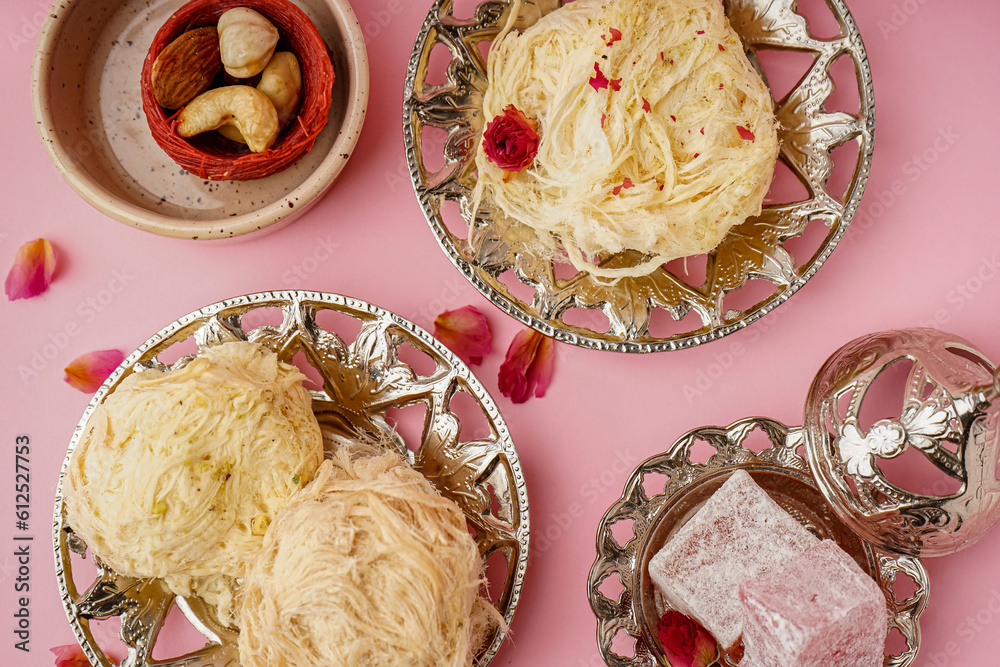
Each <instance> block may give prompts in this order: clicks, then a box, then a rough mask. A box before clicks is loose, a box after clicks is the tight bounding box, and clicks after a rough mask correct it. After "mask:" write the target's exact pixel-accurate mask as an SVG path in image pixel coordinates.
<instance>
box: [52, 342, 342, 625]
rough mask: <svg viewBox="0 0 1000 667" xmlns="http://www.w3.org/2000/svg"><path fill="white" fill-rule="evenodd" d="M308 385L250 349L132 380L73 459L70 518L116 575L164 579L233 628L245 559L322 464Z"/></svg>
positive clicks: (219, 350)
mask: <svg viewBox="0 0 1000 667" xmlns="http://www.w3.org/2000/svg"><path fill="white" fill-rule="evenodd" d="M304 379H305V375H303V374H302V373H301V372H299V370H298V369H297V368H295V367H294V366H291V365H289V364H286V363H284V362H282V361H280V360H279V359H278V355H276V354H275V353H274V352H272V351H271V350H269V349H267V348H265V347H262V346H260V345H257V344H255V343H247V342H230V343H223V344H220V345H214V346H212V347H208V348H206V349H204V350H203V351H202V353H201V354H200V355H199V356H198V357H197V358H195V359H192V360H191V361H190V362H188V363H187V364H186V365H185V366H183V367H182V368H176V369H173V370H168V371H165V372H164V371H160V370H156V369H148V370H144V371H141V372H137V373H133V374H132V375H130V376H128V377H127V378H125V379H124V380H123V381H122V382H121V384H119V385H118V386H117V387H116V388H115V390H114V392H113V393H111V394H110V395H109V396H108V397H107V398H106V399H105V400H104V402H103V403H101V404H100V405H99V406H98V407H97V409H96V410H94V413H93V415H92V416H91V417H90V420H89V421H88V422H87V427H86V431H85V432H84V434H83V437H82V438H81V439H80V443H79V445H78V446H77V448H76V450H75V451H74V452H73V457H72V459H71V460H70V463H69V466H68V468H67V470H66V480H65V495H66V518H67V521H68V523H69V524H70V525H71V526H73V530H74V531H76V533H77V535H79V536H80V537H82V538H83V539H84V541H85V542H86V543H87V545H88V546H89V547H90V549H91V550H92V551H93V553H94V555H95V556H97V557H99V558H100V559H101V560H102V561H103V562H104V563H105V564H106V565H108V566H109V567H110V568H112V569H113V570H114V571H115V572H117V573H118V574H121V575H125V576H128V577H135V578H137V579H142V578H147V577H158V578H161V579H163V580H164V582H165V583H166V584H167V586H168V587H169V588H170V590H171V591H173V592H174V593H176V594H178V595H192V594H193V595H197V596H198V597H200V598H202V599H204V600H205V601H207V602H208V603H210V604H214V605H216V608H217V613H218V616H219V620H221V621H222V622H224V623H227V624H230V625H232V624H234V619H233V613H234V608H233V607H234V605H235V597H236V595H237V584H236V582H237V580H238V579H239V578H241V577H243V576H244V575H245V574H246V567H247V561H248V560H249V559H250V558H252V557H253V556H254V555H255V554H256V552H257V550H258V549H260V546H261V543H262V542H263V541H264V532H265V531H266V530H267V527H268V524H270V522H271V520H272V519H274V517H275V515H276V514H277V513H278V510H280V509H281V508H282V507H284V506H285V504H286V503H287V502H288V501H289V499H290V498H291V497H292V496H293V495H294V494H295V493H296V492H297V491H299V490H300V489H301V488H302V487H304V486H305V485H306V483H307V482H309V480H311V479H312V477H313V474H314V473H315V472H316V469H317V468H319V465H320V463H321V462H322V460H323V436H322V433H321V432H320V428H319V423H318V422H317V421H316V417H315V416H314V415H313V412H312V397H311V396H310V394H309V391H308V390H307V389H305V387H303V386H302V381H303V380H304Z"/></svg>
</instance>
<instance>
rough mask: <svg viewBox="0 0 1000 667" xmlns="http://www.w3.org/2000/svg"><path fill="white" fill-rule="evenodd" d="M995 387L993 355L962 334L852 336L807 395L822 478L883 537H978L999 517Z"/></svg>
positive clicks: (810, 434)
mask: <svg viewBox="0 0 1000 667" xmlns="http://www.w3.org/2000/svg"><path fill="white" fill-rule="evenodd" d="M893 376H896V380H897V382H895V384H894V383H892V382H891V378H892V377H893ZM998 396H1000V375H998V374H997V368H996V366H995V365H994V364H993V363H992V362H991V361H990V360H989V359H988V358H987V357H986V356H985V355H984V354H983V353H982V352H980V351H979V350H977V349H976V348H975V347H974V346H973V345H972V344H971V343H969V342H968V341H965V340H963V339H961V338H958V337H957V336H953V335H950V334H945V333H942V332H940V331H937V330H935V329H905V330H900V331H886V332H882V333H877V334H872V335H870V336H864V337H862V338H858V339H857V340H854V341H852V342H850V343H848V344H847V345H845V346H844V347H842V348H841V349H840V350H838V351H837V352H835V353H834V354H833V356H831V357H830V358H829V359H828V360H827V361H826V363H825V364H824V365H823V367H822V368H821V369H820V371H819V373H818V374H817V375H816V379H815V380H814V381H813V384H812V388H811V389H810V391H809V396H808V399H807V401H806V409H805V426H804V427H803V433H804V435H805V444H806V452H807V453H808V457H809V463H810V466H811V467H812V469H813V474H814V475H815V477H816V481H817V483H818V485H819V488H820V489H821V490H822V492H823V495H824V496H825V497H826V499H827V500H828V501H829V502H830V505H831V507H833V509H834V510H835V511H836V512H837V514H838V515H839V516H840V518H841V519H842V520H843V521H845V522H846V523H847V524H848V525H850V526H851V528H852V529H853V530H854V531H855V532H857V533H858V534H859V535H861V536H863V537H864V538H865V539H866V540H868V541H869V542H872V543H873V544H877V545H879V546H880V547H882V548H884V549H888V550H892V551H895V552H898V553H903V554H908V555H911V556H943V555H947V554H950V553H954V552H956V551H959V550H961V549H964V548H965V547H967V546H970V545H972V544H973V543H975V542H976V540H978V539H979V538H980V537H982V535H983V534H984V533H985V532H986V531H987V530H989V529H990V528H991V527H992V526H993V525H994V524H995V523H996V522H997V520H998V519H1000V481H998V479H997V472H998V470H997V465H998V463H1000V401H998V400H997V399H998ZM893 459H897V460H898V462H897V461H893Z"/></svg>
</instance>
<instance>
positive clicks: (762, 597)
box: [739, 540, 886, 667]
mask: <svg viewBox="0 0 1000 667" xmlns="http://www.w3.org/2000/svg"><path fill="white" fill-rule="evenodd" d="M739 595H740V602H741V603H742V607H743V613H744V620H743V646H744V648H745V650H746V652H745V654H744V659H743V661H742V662H740V666H741V667H788V665H796V667H819V666H822V667H879V666H880V665H882V663H883V654H884V651H885V637H886V601H885V596H884V595H883V594H882V591H881V590H880V589H879V587H878V585H877V584H876V583H875V582H874V581H873V580H872V578H871V577H869V576H868V575H866V574H865V573H864V572H863V571H862V570H861V568H859V567H858V565H857V563H855V562H854V559H852V558H851V557H850V556H849V555H847V553H845V552H844V550H843V549H841V548H840V547H839V546H837V544H836V543H835V542H832V541H830V540H824V541H822V542H821V543H820V544H818V545H817V546H815V547H812V548H811V549H809V550H808V551H806V552H805V553H803V554H802V555H800V556H799V557H797V558H795V559H794V560H792V561H791V562H789V563H788V564H787V565H786V566H785V567H784V568H782V569H781V570H777V571H773V572H771V573H770V574H767V575H765V576H763V577H760V578H758V579H754V580H751V581H745V582H743V583H742V584H741V585H740V588H739Z"/></svg>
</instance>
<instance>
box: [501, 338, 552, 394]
mask: <svg viewBox="0 0 1000 667" xmlns="http://www.w3.org/2000/svg"><path fill="white" fill-rule="evenodd" d="M554 362H555V342H554V341H553V340H552V339H551V338H549V337H548V336H545V335H543V334H540V333H538V332H537V331H535V330H534V329H524V330H522V331H521V332H520V333H518V334H517V335H516V336H514V340H513V341H511V343H510V347H509V348H507V356H506V358H505V359H504V361H503V364H501V366H500V378H499V379H500V383H499V384H500V393H502V394H503V395H504V396H507V397H508V398H510V399H511V400H512V401H514V402H515V403H524V402H525V401H527V400H528V399H529V398H530V397H531V393H532V391H534V394H535V396H536V397H538V398H541V397H543V396H545V390H546V389H548V386H549V383H550V382H551V381H552V371H553V367H554Z"/></svg>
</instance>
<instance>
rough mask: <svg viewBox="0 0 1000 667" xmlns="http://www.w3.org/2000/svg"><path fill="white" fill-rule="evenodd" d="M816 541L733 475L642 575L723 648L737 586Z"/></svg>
mask: <svg viewBox="0 0 1000 667" xmlns="http://www.w3.org/2000/svg"><path fill="white" fill-rule="evenodd" d="M818 542H819V540H818V539H817V538H816V537H814V536H813V535H812V534H811V533H810V532H809V531H807V530H806V529H805V528H804V527H803V526H802V525H801V524H799V523H798V522H797V521H796V520H795V519H793V518H792V517H791V516H790V515H789V514H788V513H787V512H785V511H784V510H783V509H781V507H779V506H778V504H777V503H776V502H774V500H772V499H771V497H770V496H768V495H767V493H766V492H765V491H764V490H763V489H761V488H760V487H759V486H758V485H757V484H756V482H754V481H753V478H752V477H750V475H749V474H748V473H747V472H746V471H744V470H737V471H736V472H734V473H733V474H732V476H731V477H730V478H729V479H728V480H726V482H725V484H723V485H722V486H721V487H720V488H719V490H718V491H716V492H715V493H714V494H713V495H712V497H711V498H709V499H708V501H707V502H706V503H705V504H704V505H703V506H702V507H701V509H699V510H698V512H697V513H696V514H695V515H694V516H693V517H692V518H691V519H690V520H689V521H688V522H687V523H686V524H684V525H683V526H682V527H681V529H680V530H678V531H677V533H676V534H675V535H674V536H673V537H672V538H671V539H670V540H669V541H668V542H667V543H666V544H665V545H664V546H663V548H662V549H660V551H659V552H657V553H656V555H655V556H653V558H652V559H651V560H650V562H649V576H650V578H651V579H652V580H653V585H654V586H655V587H656V590H657V592H658V593H659V594H660V595H662V596H663V599H665V600H666V601H667V602H668V603H669V604H670V606H671V607H673V608H674V609H676V610H677V611H679V612H681V613H683V614H685V615H687V616H690V617H692V618H694V619H696V620H697V621H698V622H700V623H701V624H702V625H703V626H704V627H705V629H707V630H708V631H709V632H711V633H712V634H713V635H714V636H715V639H716V641H718V642H719V644H721V645H722V646H723V647H724V648H725V649H726V650H728V649H730V648H732V647H733V646H735V645H736V643H737V642H738V641H739V639H740V634H741V633H742V631H743V612H742V609H741V608H740V601H739V596H738V588H739V585H740V582H742V581H745V580H748V579H755V578H757V577H759V576H761V575H763V574H766V573H768V572H770V571H772V570H775V569H777V568H780V567H781V566H782V565H783V564H784V563H786V562H787V561H788V560H789V559H791V558H793V557H795V556H797V555H799V554H801V553H802V552H804V551H805V550H806V549H808V548H809V547H811V546H814V545H815V544H817V543H818Z"/></svg>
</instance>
